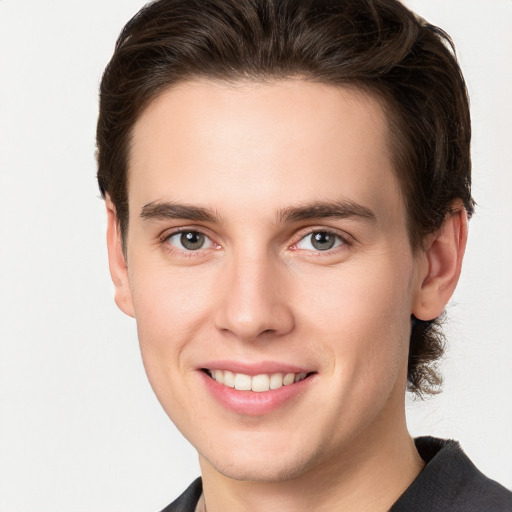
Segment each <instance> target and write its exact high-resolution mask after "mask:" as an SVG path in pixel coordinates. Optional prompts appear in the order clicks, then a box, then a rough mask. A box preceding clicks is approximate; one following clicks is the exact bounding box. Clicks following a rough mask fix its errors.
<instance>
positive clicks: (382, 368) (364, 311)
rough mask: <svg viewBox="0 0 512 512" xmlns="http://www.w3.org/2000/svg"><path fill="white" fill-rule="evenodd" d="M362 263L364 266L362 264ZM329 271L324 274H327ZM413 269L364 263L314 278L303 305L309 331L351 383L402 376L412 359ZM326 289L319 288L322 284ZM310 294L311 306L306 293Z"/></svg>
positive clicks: (391, 261)
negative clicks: (360, 377)
mask: <svg viewBox="0 0 512 512" xmlns="http://www.w3.org/2000/svg"><path fill="white" fill-rule="evenodd" d="M358 263H359V262H358ZM324 270H325V269H322V271H324ZM411 270H412V267H411V265H410V263H409V262H408V261H405V260H404V261H403V262H401V263H400V264H398V265H397V260H396V258H392V257H389V258H380V259H379V258H375V259H373V261H372V262H371V263H368V264H366V262H363V261H361V262H360V264H356V263H354V264H352V263H351V264H350V266H349V265H347V266H346V268H345V269H342V268H338V269H334V268H333V269H332V272H330V275H325V273H324V275H323V276H313V275H312V276H309V277H308V279H305V280H304V282H303V286H302V288H303V292H304V293H303V295H302V297H299V298H298V303H303V304H308V307H307V309H306V308H304V307H303V308H302V315H303V318H304V319H307V320H306V322H307V325H308V329H309V330H310V331H312V332H314V333H315V336H316V335H318V337H317V339H319V340H322V339H323V340H325V342H326V347H325V348H324V350H326V351H329V352H330V353H331V354H332V357H331V360H332V361H334V362H335V363H334V364H335V365H336V366H337V368H336V369H334V368H333V371H340V372H342V373H343V375H345V376H346V378H347V379H355V378H356V374H357V375H363V374H364V376H365V378H370V379H371V378H372V376H375V378H376V379H382V378H384V375H383V373H384V372H388V374H389V376H393V375H396V371H397V370H398V368H399V367H400V366H401V365H402V366H403V364H404V361H405V360H406V359H407V350H408V329H409V325H410V310H411V292H410V276H411ZM320 282H321V283H323V286H321V287H319V286H318V284H319V283H320ZM306 290H308V292H309V300H308V301H306V299H305V296H306V293H305V291H306Z"/></svg>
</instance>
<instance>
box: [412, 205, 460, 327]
mask: <svg viewBox="0 0 512 512" xmlns="http://www.w3.org/2000/svg"><path fill="white" fill-rule="evenodd" d="M467 236H468V216H467V212H466V210H465V208H464V206H463V204H462V202H461V201H460V200H457V201H456V202H455V203H454V204H453V207H452V210H451V212H450V213H449V214H448V215H447V216H446V218H445V220H444V222H443V225H442V226H441V228H440V229H439V231H437V232H436V233H433V234H432V235H431V237H430V238H429V239H427V242H428V245H427V247H426V249H425V251H424V258H425V260H424V263H425V265H424V270H423V274H422V276H421V287H420V289H419V291H418V293H417V295H416V297H415V301H414V304H413V311H412V314H413V315H414V316H415V317H416V318H418V319H419V320H433V319H434V318H437V317H438V316H439V315H440V314H441V313H442V312H443V309H444V308H445V306H446V304H447V303H448V301H449V300H450V298H451V296H452V294H453V292H454V291H455V287H456V286H457V282H458V281H459V276H460V272H461V267H462V259H463V257H464V251H465V249H466V241H467Z"/></svg>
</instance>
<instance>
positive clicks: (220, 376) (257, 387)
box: [203, 368, 315, 393]
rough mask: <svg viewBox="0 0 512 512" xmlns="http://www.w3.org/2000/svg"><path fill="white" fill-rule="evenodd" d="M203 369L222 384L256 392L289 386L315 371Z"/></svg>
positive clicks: (239, 389)
mask: <svg viewBox="0 0 512 512" xmlns="http://www.w3.org/2000/svg"><path fill="white" fill-rule="evenodd" d="M203 371H204V372H205V373H206V374H207V375H209V376H210V377H211V378H212V379H213V380H215V381H216V382H218V383H219V384H222V385H223V386H227V387H229V388H233V389H236V390H238V391H254V392H256V393H264V392H265V391H271V390H273V389H279V388H282V387H283V386H291V385H292V384H295V383H296V382H300V381H303V380H304V379H307V378H308V377H309V376H310V375H313V374H314V373H315V372H309V373H306V372H301V373H261V374H259V375H246V374H244V373H234V372H231V371H229V370H211V369H208V368H205V369H203Z"/></svg>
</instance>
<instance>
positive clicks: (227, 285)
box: [215, 255, 295, 341]
mask: <svg viewBox="0 0 512 512" xmlns="http://www.w3.org/2000/svg"><path fill="white" fill-rule="evenodd" d="M222 279H223V284H222V286H221V287H220V290H219V292H220V293H221V296H220V297H218V302H217V310H216V312H215V326H216V328H217V329H219V330H220V331H222V332H223V333H224V334H227V333H231V334H232V335H234V336H236V337H237V338H239V339H241V340H244V341H254V340H256V339H258V338H261V337H267V338H268V337H273V336H282V335H285V334H288V333H289V332H291V331H292V330H293V328H294V324H295V320H294V316H293V312H292V309H291V306H290V301H289V296H287V290H288V289H289V287H288V286H287V282H288V281H289V280H290V279H291V276H288V275H287V273H286V269H285V268H282V267H281V265H280V263H279V261H273V260H272V259H271V258H270V257H269V256H268V255H261V256H260V257H252V258H247V257H243V256H242V255H240V257H239V258H233V261H231V262H230V263H229V269H226V268H224V269H223V277H222Z"/></svg>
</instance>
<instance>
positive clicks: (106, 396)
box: [0, 0, 512, 512]
mask: <svg viewBox="0 0 512 512" xmlns="http://www.w3.org/2000/svg"><path fill="white" fill-rule="evenodd" d="M407 4H408V5H409V6H410V7H412V8H413V9H415V10H417V12H419V13H420V14H421V15H423V16H425V17H426V18H427V19H429V21H431V22H432V23H434V24H437V25H439V26H441V27H442V28H444V29H445V30H447V31H448V33H450V34H451V35H452V36H453V39H454V41H455V43H456V45H457V48H458V54H459V57H460V61H461V64H462V67H463V69H464V71H465V74H466V77H467V81H468V87H469V91H470V95H471V100H472V114H473V120H474V142H473V162H474V196H475V198H476V200H477V202H478V208H477V213H476V215H475V217H474V219H473V220H472V221H471V225H470V241H469V247H468V251H467V257H466V261H465V266H464V271H463V274H462V278H461V281H460V285H459V288H458V291H457V293H456V294H455V296H454V298H453V300H452V302H451V304H450V306H449V308H448V313H449V317H450V321H449V324H448V327H447V330H448V335H449V351H448V354H447V358H446V360H445V362H444V363H443V372H444V375H445V388H444V392H443V393H442V394H441V395H439V396H438V397H436V398H432V399H429V400H427V401H425V402H418V401H411V400H408V417H409V425H410V430H411V433H412V434H413V435H420V434H433V435H437V436H442V437H453V438H456V439H458V440H460V441H461V443H462V446H463V447H464V449H465V450H466V452H467V453H468V454H469V456H470V457H471V458H472V459H473V461H474V462H475V463H476V464H477V465H478V466H479V467H480V468H481V469H482V470H483V471H484V472H485V473H487V474H488V475H489V476H491V477H492V478H495V479H497V480H498V481H500V482H502V483H503V484H505V485H506V486H507V487H509V488H512V436H511V435H510V433H511V432H512V407H511V405H512V399H511V395H512V371H511V370H512V322H511V316H512V270H511V257H510V255H511V253H512V206H511V204H512V202H511V190H512V172H511V166H512V137H511V136H512V130H511V119H512V100H511V99H510V91H511V90H512V74H511V63H512V2H511V1H510V0H487V1H483V0H478V1H474V0H473V1H471V0H449V1H446V0H414V1H413V0H410V1H408V2H407ZM141 6H142V2H141V1H140V0H115V1H114V0H108V1H104V0H88V1H87V2H84V1H78V0H45V1H40V0H24V1H20V0H0V52H1V53H0V59H1V60H0V168H1V175H0V336H1V345H0V400H1V409H0V511H1V512H114V511H119V512H135V511H137V512H140V511H148V512H156V511H158V510H160V509H161V508H163V507H164V506H165V505H166V504H168V503H169V502H170V501H171V499H172V498H173V497H175V496H176V495H178V494H179V493H180V492H181V491H182V490H183V489H184V488H185V487H186V486H187V485H188V484H189V483H190V481H191V480H192V479H193V478H195V477H196V476H197V475H198V474H199V469H198V464H197V461H196V456H195V453H194V450H193V449H192V448H191V447H190V446H188V444H187V443H186V442H185V441H184V440H183V439H182V437H181V436H180V434H179V433H178V432H177V431H176V429H175V428H174V426H173V425H172V424H171V422H170V421H169V420H168V419H167V417H166V416H165V414H164V412H163V411H162V410H161V409H160V406H159V404H158V403H157V401H156V399H155V398H154V396H153V394H152V391H151V389H150V387H149V384H148V383H147V381H146V377H145V375H144V371H143V368H142V364H141V360H140V355H139V351H138V345H137V338H136V333H135V323H134V321H133V320H132V319H130V318H128V317H125V316H124V315H123V314H122V313H121V312H120V311H118V310H117V308H116V306H115V305H114V302H113V298H112V297H113V288H112V285H111V283H110V278H109V274H108V268H107V258H106V250H105V244H104V238H105V235H104V232H105V225H106V221H105V216H104V211H103V202H102V201H101V200H100V199H99V198H98V196H99V193H98V190H97V186H96V183H95V160H94V151H95V142H94V133H95V123H96V116H97V90H98V84H99V80H100V76H101V72H102V69H103V67H104V66H105V64H106V62H107V61H108V59H109V57H110V55H111V53H112V50H113V45H114V42H115V39H116V37H117V34H118V33H119V31H120V29H121V27H122V25H123V24H124V23H125V22H126V21H127V20H128V19H129V17H131V16H132V15H133V14H134V13H135V12H136V11H137V10H138V9H139V8H140V7H141Z"/></svg>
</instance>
